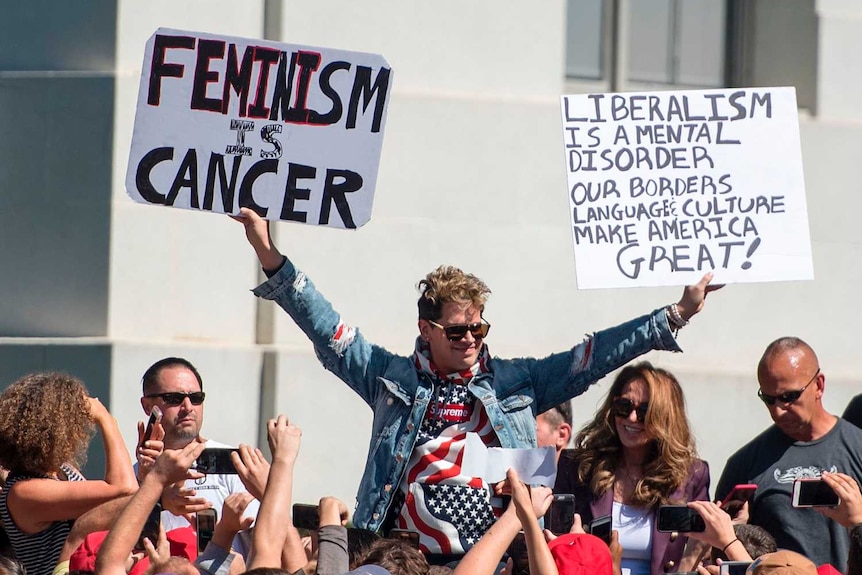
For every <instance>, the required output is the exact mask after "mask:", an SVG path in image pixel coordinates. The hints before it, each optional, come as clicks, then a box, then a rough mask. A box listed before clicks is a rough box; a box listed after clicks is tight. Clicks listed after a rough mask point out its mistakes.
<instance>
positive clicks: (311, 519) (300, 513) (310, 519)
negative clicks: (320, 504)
mask: <svg viewBox="0 0 862 575" xmlns="http://www.w3.org/2000/svg"><path fill="white" fill-rule="evenodd" d="M293 526H294V527H296V528H297V529H307V530H309V531H317V528H318V527H319V526H320V510H319V509H318V508H317V505H308V504H306V503H294V504H293Z"/></svg>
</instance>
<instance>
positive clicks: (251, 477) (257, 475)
mask: <svg viewBox="0 0 862 575" xmlns="http://www.w3.org/2000/svg"><path fill="white" fill-rule="evenodd" d="M230 459H231V461H232V462H233V466H234V467H235V468H236V472H237V475H239V479H240V481H242V483H243V485H245V488H246V489H248V492H249V493H251V494H252V495H253V496H254V497H255V498H256V499H257V500H258V501H260V500H261V499H263V494H264V493H265V492H266V482H267V479H268V478H269V461H267V460H266V459H265V458H264V457H263V453H262V452H261V451H260V449H257V448H255V447H251V446H249V445H242V444H240V446H239V449H238V450H237V451H235V452H233V453H231V454H230Z"/></svg>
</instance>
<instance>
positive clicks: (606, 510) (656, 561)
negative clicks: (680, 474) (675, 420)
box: [554, 449, 709, 575]
mask: <svg viewBox="0 0 862 575" xmlns="http://www.w3.org/2000/svg"><path fill="white" fill-rule="evenodd" d="M554 493H572V494H574V496H575V513H578V514H580V516H581V521H582V522H583V524H584V526H586V525H587V523H589V522H590V521H592V520H593V519H595V518H597V517H603V516H605V515H611V513H612V512H613V506H614V492H613V490H612V489H611V490H608V491H607V493H605V494H604V495H602V496H601V497H598V498H597V497H596V496H595V495H593V492H592V491H591V490H590V488H589V486H588V485H584V484H583V483H581V482H580V481H578V462H577V461H576V460H575V459H574V458H573V456H572V454H571V450H568V449H567V450H564V451H563V454H562V455H561V457H560V463H559V466H558V469H557V480H556V483H555V484H554ZM671 500H672V501H674V502H678V503H686V502H688V501H698V500H700V501H709V465H708V464H707V463H706V461H703V460H701V459H698V460H696V461H695V462H694V463H693V464H692V466H691V469H690V470H689V474H688V477H687V478H686V480H685V483H684V484H683V485H682V486H681V487H680V488H679V489H678V490H676V491H675V492H674V493H673V495H672V496H671ZM687 540H688V537H684V536H682V535H677V534H676V533H660V532H659V531H656V522H655V521H653V525H652V556H651V559H650V573H651V574H652V575H661V574H662V573H669V572H674V571H679V562H680V560H681V559H682V555H683V552H684V551H685V544H686V541H687Z"/></svg>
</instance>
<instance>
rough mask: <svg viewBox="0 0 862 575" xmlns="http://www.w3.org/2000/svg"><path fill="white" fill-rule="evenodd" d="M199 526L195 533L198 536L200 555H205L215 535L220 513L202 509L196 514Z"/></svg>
mask: <svg viewBox="0 0 862 575" xmlns="http://www.w3.org/2000/svg"><path fill="white" fill-rule="evenodd" d="M195 517H196V520H197V525H196V527H195V532H196V533H197V535H198V553H203V551H204V549H206V548H207V543H209V542H210V541H211V540H212V538H213V533H215V528H216V523H218V513H217V512H216V510H215V509H212V508H210V509H202V510H201V511H198V512H197V513H195Z"/></svg>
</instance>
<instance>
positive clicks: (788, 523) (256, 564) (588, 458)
mask: <svg viewBox="0 0 862 575" xmlns="http://www.w3.org/2000/svg"><path fill="white" fill-rule="evenodd" d="M235 219H237V220H238V221H240V222H241V223H242V224H243V226H244V228H245V232H246V237H247V240H248V242H249V243H250V245H251V246H252V248H253V249H254V251H255V253H256V255H257V257H258V259H259V261H260V263H261V266H262V268H263V270H264V272H265V273H266V276H267V281H266V282H264V283H263V284H261V285H260V286H258V287H257V288H256V289H255V290H254V293H255V295H257V296H259V297H262V298H265V299H270V300H274V301H275V302H276V303H277V304H278V305H279V306H281V307H282V308H283V309H284V310H285V311H286V312H287V313H288V314H289V315H290V316H291V318H292V319H293V320H294V321H295V322H296V324H297V325H298V326H299V327H300V329H302V330H303V331H304V332H305V333H306V335H307V336H308V338H309V339H310V340H311V343H312V345H313V346H314V349H315V352H316V353H317V356H318V358H319V359H320V361H321V363H322V365H323V367H324V368H326V369H327V370H329V371H331V372H333V373H334V374H335V375H336V376H338V377H339V378H340V379H341V380H343V381H344V382H345V383H346V384H347V385H348V386H349V387H350V388H351V389H352V390H353V391H354V392H356V393H357V394H358V395H359V396H360V397H361V398H362V399H363V400H364V401H365V402H366V403H367V404H368V405H369V407H370V408H371V409H372V412H373V416H374V417H373V424H372V430H371V433H372V437H371V441H370V442H369V445H370V448H369V453H368V457H367V461H366V467H365V471H364V473H363V476H362V478H361V481H360V486H359V490H358V494H357V499H356V506H355V508H354V509H353V511H352V513H351V512H350V510H349V509H348V507H347V505H346V504H345V503H344V502H342V501H340V500H338V499H336V498H333V497H323V498H322V499H321V500H320V502H319V505H318V506H317V508H316V517H315V518H314V521H313V524H311V525H304V524H303V525H300V521H299V517H298V516H294V509H295V508H294V507H293V503H294V502H293V500H292V492H293V478H294V473H293V472H294V468H295V466H296V465H299V464H301V463H299V462H298V455H299V451H300V445H301V435H302V432H301V430H300V429H299V428H298V427H296V425H294V424H292V423H291V422H290V421H289V419H288V418H287V417H286V416H284V415H280V416H278V417H277V418H275V419H272V420H270V421H268V422H267V423H266V434H267V439H268V444H269V445H268V447H269V455H268V456H266V455H265V454H264V453H263V452H262V451H261V450H260V449H256V448H254V447H251V446H247V445H240V446H239V447H238V448H237V449H230V448H229V446H228V445H227V444H224V443H218V442H215V441H213V440H210V439H205V437H204V435H203V434H202V426H203V421H204V405H205V399H206V392H205V391H204V382H203V378H202V377H201V374H200V373H199V372H198V370H197V369H196V368H195V366H194V365H193V364H192V363H191V362H190V361H188V360H187V359H184V358H179V357H168V358H164V359H161V360H159V361H156V362H155V363H154V364H153V365H152V366H150V367H149V368H148V369H147V370H146V371H145V373H144V374H143V377H142V380H141V399H140V402H141V407H142V410H143V412H144V414H145V418H144V420H143V421H141V422H139V425H138V442H137V447H136V449H135V453H134V454H130V453H128V451H127V450H126V447H125V445H124V444H123V441H122V438H121V434H120V430H119V427H118V424H117V422H116V420H115V419H114V418H113V417H112V416H111V414H110V413H109V412H108V410H107V409H106V408H105V406H104V405H102V404H101V403H100V402H99V400H98V399H96V398H93V397H90V396H89V393H88V392H87V389H86V387H85V386H84V384H83V383H82V382H81V381H79V380H78V379H76V378H75V377H73V376H70V375H67V374H63V373H53V372H52V373H37V374H31V375H27V376H25V377H23V378H21V379H19V380H18V381H16V382H14V383H12V384H11V385H10V386H9V387H7V388H6V389H5V391H3V392H2V394H0V465H2V467H3V468H4V476H3V483H2V489H0V520H2V523H1V524H2V528H3V533H2V535H3V541H2V549H0V575H2V574H4V573H11V574H16V575H17V574H24V573H26V574H28V575H51V574H55V575H61V574H63V573H74V574H82V573H99V574H102V573H104V574H106V575H114V574H122V573H131V574H134V575H139V574H152V573H172V574H186V573H188V574H191V575H195V574H198V573H209V574H214V575H233V574H238V573H244V572H248V573H254V574H261V575H277V574H291V575H302V574H305V575H312V574H314V573H317V574H321V575H343V574H345V573H350V574H354V575H360V574H367V575H386V574H389V575H429V574H432V573H434V574H438V575H439V574H443V573H454V574H455V575H482V574H488V575H490V574H492V573H507V574H510V575H523V574H524V573H530V574H532V575H558V574H562V575H565V574H573V575H580V574H599V575H605V574H608V575H610V574H614V575H658V574H664V573H698V574H701V575H706V574H712V575H717V574H719V573H725V572H728V573H742V572H747V573H752V574H755V575H767V574H775V575H780V574H812V575H813V574H816V573H820V574H824V573H845V574H852V575H857V574H858V575H862V492H860V488H859V482H860V479H862V429H859V427H857V425H860V424H862V421H859V407H858V404H857V403H856V402H854V403H852V404H851V405H850V406H848V410H847V412H846V414H845V417H844V418H841V417H836V416H834V415H832V414H830V413H828V412H827V411H826V410H825V409H824V407H823V403H822V397H823V394H824V391H825V381H826V376H825V372H824V370H823V368H822V366H821V365H820V363H819V362H818V359H817V356H816V354H815V352H814V350H813V349H812V348H811V347H810V346H809V345H808V344H806V343H805V342H804V341H802V340H800V339H798V338H794V337H785V338H781V339H779V340H776V341H775V342H773V343H772V344H770V345H769V346H768V347H767V349H766V351H765V352H764V354H763V357H762V359H761V361H760V364H759V365H758V368H757V379H758V383H759V388H758V390H757V394H758V396H759V397H760V399H761V400H762V401H763V403H764V406H765V408H766V409H767V410H768V411H769V414H770V416H771V417H772V419H773V421H774V425H772V426H770V427H769V428H768V429H767V430H765V431H764V432H763V433H762V434H760V435H759V436H758V437H756V438H754V439H753V440H752V441H751V442H750V443H748V444H747V445H745V446H743V447H742V448H741V449H740V450H739V451H738V452H737V453H735V454H734V455H733V456H732V457H731V458H730V459H729V460H728V462H727V465H726V466H725V468H724V472H723V473H722V476H721V478H720V479H719V481H718V485H717V488H716V491H715V493H714V494H713V495H714V497H710V493H709V486H710V474H709V466H708V465H707V463H706V462H705V461H703V460H701V459H700V458H699V457H698V452H697V447H696V445H695V440H694V437H693V434H692V432H691V429H690V425H689V421H688V417H687V415H686V411H685V398H684V393H683V388H684V386H683V385H680V382H678V381H677V379H676V377H675V376H674V375H673V374H672V373H670V372H668V371H667V370H664V369H661V368H659V367H655V366H653V365H652V364H650V363H648V362H644V361H639V360H638V358H639V357H640V356H641V355H643V354H644V353H646V352H648V351H651V350H654V349H659V350H670V351H679V350H680V348H679V346H678V345H677V342H676V334H677V332H678V331H679V330H680V329H682V328H684V327H685V326H686V325H687V324H688V323H689V321H690V320H691V318H692V317H693V316H694V315H695V314H697V313H698V312H700V311H701V309H702V308H703V306H704V301H705V299H706V297H707V295H708V294H709V293H710V292H711V291H713V290H714V289H715V286H712V285H711V284H710V280H711V279H712V278H711V275H710V274H707V275H706V276H704V278H703V279H702V280H701V281H700V282H699V283H698V284H695V285H692V286H688V287H686V288H685V290H684V292H683V295H682V297H681V299H680V300H679V301H678V302H677V303H674V304H671V305H668V306H664V307H660V308H658V309H656V310H654V311H652V312H649V313H647V314H645V315H643V316H641V317H638V318H635V319H633V320H630V321H628V322H625V323H623V324H620V325H618V326H616V327H613V328H610V329H605V330H602V331H598V332H595V333H594V334H592V335H591V336H589V337H588V338H587V339H586V340H585V341H583V342H581V343H578V344H577V345H575V346H574V347H572V348H571V349H569V350H566V351H563V352H559V353H554V354H551V355H549V356H547V357H545V358H542V359H535V358H521V359H511V360H509V359H501V358H497V357H493V356H491V354H490V351H489V349H488V346H487V345H486V343H485V340H486V337H487V336H488V334H489V331H490V328H491V325H490V323H488V322H487V321H486V319H485V316H484V312H485V304H486V300H487V298H488V295H489V294H490V289H489V288H488V286H487V285H486V284H485V283H484V282H482V281H481V280H480V279H479V278H477V277H475V276H473V275H470V274H466V273H464V272H462V271H461V270H459V269H457V268H454V267H440V268H438V269H436V270H434V271H433V272H431V273H429V274H428V275H427V276H426V277H425V278H423V279H422V280H421V281H420V282H419V291H420V296H419V300H418V322H417V327H418V336H417V338H416V341H415V344H414V352H413V354H412V355H410V356H399V355H396V354H393V353H391V352H389V351H387V350H386V349H384V348H382V347H380V346H376V345H374V344H372V343H370V342H369V341H367V340H366V339H365V338H364V336H363V335H362V333H361V332H359V331H358V330H357V329H355V328H354V327H351V326H350V325H348V324H347V323H345V322H344V321H343V320H342V318H341V317H340V315H339V314H338V313H337V312H336V311H335V310H334V309H333V307H332V305H331V304H330V303H329V302H328V301H327V300H326V299H325V298H324V297H323V295H322V294H321V293H320V292H319V291H318V290H317V288H316V287H315V285H314V284H313V283H312V281H311V280H310V279H309V278H308V277H307V276H306V275H305V274H304V273H303V272H301V271H300V270H299V269H298V268H297V267H296V266H295V265H294V264H293V262H291V261H290V260H289V259H288V258H287V257H285V256H284V255H282V254H281V253H280V252H279V250H278V249H277V248H276V247H275V245H274V243H273V241H272V238H271V236H270V234H269V228H268V226H267V223H266V222H265V221H264V220H262V219H261V218H260V217H259V216H258V215H257V214H256V213H254V212H253V211H251V210H247V209H243V210H242V213H241V215H239V216H237V217H236V218H235ZM619 368H622V369H620V370H619V372H618V375H617V376H616V378H615V380H614V382H613V383H612V384H611V385H610V387H609V389H608V392H607V394H606V397H605V399H604V401H603V402H602V404H601V406H600V407H599V409H598V411H597V412H596V413H595V416H594V417H593V418H592V420H590V421H589V422H588V423H587V424H586V425H584V426H583V428H582V429H580V430H579V431H577V432H576V433H575V432H573V429H572V414H571V403H570V401H571V400H572V399H573V398H574V397H576V396H578V395H580V394H581V393H583V392H584V391H585V390H586V389H587V388H588V387H589V386H590V385H592V384H593V383H595V382H596V381H598V380H600V379H601V378H602V377H604V376H605V375H607V374H608V373H610V372H612V371H615V370H618V369H619ZM575 405H577V403H576V404H575ZM147 418H149V421H147ZM96 430H98V431H99V432H100V435H101V438H102V441H103V443H104V451H105V472H104V477H103V478H102V479H99V480H92V479H85V478H84V477H83V476H82V474H81V473H80V471H79V470H78V469H79V468H80V467H81V465H82V463H83V462H84V457H85V455H86V452H87V447H88V445H89V442H90V440H91V438H92V437H93V433H94V431H96ZM470 434H473V436H472V437H475V438H478V439H479V440H481V442H482V443H483V444H484V445H486V446H488V447H502V448H536V447H541V446H544V447H549V448H553V449H552V451H553V453H554V455H555V456H556V460H557V466H558V469H557V475H556V482H555V484H554V485H528V483H530V481H529V480H526V481H522V478H521V477H519V475H518V473H517V472H516V471H515V470H514V469H510V470H509V472H508V474H507V476H506V479H505V480H504V481H501V482H498V483H494V484H489V483H488V482H487V481H486V480H485V479H483V478H482V477H475V476H472V475H471V474H470V473H469V472H468V470H467V469H468V468H467V467H466V466H464V465H463V463H464V458H465V451H466V449H465V447H466V444H467V441H468V436H470ZM226 439H227V438H226ZM570 444H572V445H573V447H572V448H568V446H569V445H570ZM225 453H227V454H228V461H227V462H226V463H225V462H224V461H222V462H221V463H218V460H217V456H218V455H219V454H225ZM209 456H212V460H210V459H209ZM207 462H209V463H207ZM214 462H215V463H214ZM217 463H218V464H217ZM525 479H526V478H525ZM800 480H802V481H800ZM812 480H817V482H818V485H820V487H821V490H820V492H819V493H821V494H822V493H826V495H829V494H832V495H834V496H837V497H836V499H835V501H830V502H826V503H823V502H820V501H819V500H818V501H814V503H813V505H811V504H809V503H807V502H805V501H803V500H802V499H801V497H802V496H801V495H800V494H799V486H800V484H801V483H804V482H809V483H810V482H812ZM824 486H825V490H824V489H823V487H824ZM740 493H745V494H746V495H744V496H743V495H739V494H740ZM714 501H715V502H714ZM566 502H568V503H571V507H568V508H564V509H567V511H566V513H567V514H568V516H567V517H565V518H564V519H568V523H567V524H566V527H565V528H563V529H559V528H557V526H556V523H555V522H549V523H548V524H547V525H546V522H545V517H546V516H548V517H550V515H549V509H550V508H551V507H552V506H554V509H559V508H558V507H557V505H558V504H559V505H563V504H565V503H566ZM212 510H215V511H216V514H215V521H214V526H213V527H214V528H213V529H211V530H210V529H208V528H207V521H206V520H205V519H206V518H207V517H209V518H210V519H212V518H213V513H212ZM677 511H683V512H684V513H683V514H682V515H680V516H681V517H684V518H685V519H686V521H687V522H686V523H682V524H680V526H675V527H674V526H671V527H668V526H667V525H665V520H666V518H668V517H671V512H677ZM676 515H679V514H678V513H677V514H676ZM154 525H155V527H154ZM569 525H571V527H569ZM300 527H301V529H300ZM546 527H553V528H554V530H555V531H556V532H554V531H552V530H551V529H548V528H546ZM603 528H604V531H603ZM730 567H732V568H734V569H740V568H741V569H742V570H743V571H727V569H728V568H730Z"/></svg>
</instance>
